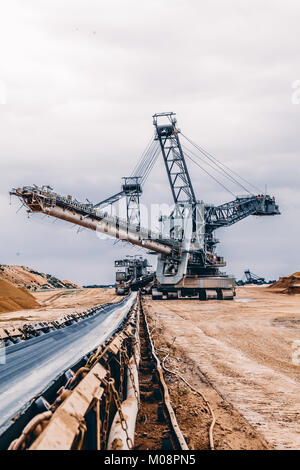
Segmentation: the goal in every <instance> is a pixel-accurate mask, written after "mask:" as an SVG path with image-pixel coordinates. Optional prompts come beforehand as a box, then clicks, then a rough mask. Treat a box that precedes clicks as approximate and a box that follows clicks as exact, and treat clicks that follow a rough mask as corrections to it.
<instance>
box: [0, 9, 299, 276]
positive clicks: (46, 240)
mask: <svg viewBox="0 0 300 470" xmlns="http://www.w3.org/2000/svg"><path fill="white" fill-rule="evenodd" d="M299 10H300V5H299V2H297V1H296V0H295V1H292V0H288V1H283V0H276V1H274V0H272V1H270V0H264V1H263V2H261V1H258V0H253V1H250V0H249V1H248V0H247V1H246V0H244V1H243V2H241V1H240V0H228V1H227V2H223V1H222V0H219V1H217V0H210V1H208V0H207V1H202V2H199V1H196V0H190V1H189V2H186V1H183V0H176V1H174V0H173V1H171V0H165V1H163V2H162V1H160V0H155V1H152V2H146V1H137V0H127V1H126V2H124V1H123V0H118V1H116V0H110V1H109V2H108V1H101V2H99V1H98V0H97V1H96V0H85V1H83V0H72V1H71V0H66V1H64V2H59V1H58V0H52V1H50V0H45V1H44V2H36V1H34V0H31V1H27V2H22V1H21V0H12V1H11V2H9V3H7V4H6V6H5V7H2V13H3V14H2V15H1V19H0V40H1V43H2V44H4V45H5V47H4V48H3V54H2V60H1V64H0V79H2V80H4V81H5V83H6V85H7V89H8V101H7V104H6V105H0V125H1V132H0V149H1V173H0V185H1V186H0V187H1V197H0V206H1V215H2V220H5V224H3V226H2V230H1V247H2V253H1V261H2V262H6V263H17V262H18V263H21V264H28V265H34V267H36V268H37V269H41V270H46V271H52V272H53V273H54V274H56V275H58V276H61V277H66V278H72V279H74V280H76V281H79V282H83V283H87V282H105V281H106V280H110V281H111V280H112V279H113V268H112V263H113V260H114V259H115V258H116V257H119V256H122V255H123V254H126V253H133V252H134V250H135V249H134V248H131V247H126V246H124V247H123V246H120V244H117V245H114V244H113V242H109V243H108V242H100V241H99V240H98V239H97V238H96V237H95V235H94V234H93V233H89V232H87V231H86V232H81V233H79V234H77V233H76V230H74V229H72V228H71V227H70V226H68V225H67V224H64V223H55V224H52V223H51V221H49V220H47V219H45V220H41V218H39V217H36V219H35V220H27V218H26V214H25V213H23V212H22V211H21V212H19V213H18V214H15V211H16V209H17V207H18V204H17V202H14V203H13V206H9V205H8V203H9V198H8V195H7V194H8V191H9V189H10V188H11V187H12V186H19V185H23V184H31V183H36V184H44V183H46V184H47V183H49V184H51V185H52V186H53V187H54V188H55V189H56V190H57V191H58V192H62V193H70V194H73V195H74V196H76V197H78V199H83V200H84V199H85V197H88V198H89V199H90V200H93V201H95V202H96V201H98V200H101V199H102V198H105V197H106V196H108V195H110V194H112V193H114V192H116V191H118V190H119V187H120V184H121V177H122V176H126V175H128V174H129V173H130V172H131V170H132V169H133V167H134V165H135V163H136V161H137V159H138V157H139V155H140V154H141V152H142V151H143V149H144V147H145V145H146V143H147V141H148V140H149V138H150V136H151V134H152V132H153V129H152V119H151V116H152V114H153V113H154V112H158V111H164V110H173V111H175V112H177V114H178V121H179V127H181V129H182V131H183V132H184V133H185V134H186V135H188V136H189V137H191V138H192V140H194V141H196V142H197V143H199V144H201V145H203V146H204V147H205V148H207V149H208V150H210V151H211V152H212V153H213V154H215V155H216V156H217V157H218V158H219V159H220V160H222V161H224V163H226V164H229V165H230V166H231V167H232V169H234V170H235V171H238V172H239V173H240V174H241V175H242V176H245V177H246V178H247V179H248V180H250V181H251V182H253V183H254V184H256V185H257V186H258V187H261V188H262V190H264V186H265V184H268V188H269V190H270V192H272V193H274V194H275V195H276V197H277V198H278V200H279V203H280V205H281V209H282V215H281V216H280V217H276V218H275V217H274V218H273V219H258V220H256V219H255V218H249V219H247V220H245V221H243V222H241V223H239V224H237V225H236V226H234V227H231V228H228V229H227V230H223V231H220V233H219V234H218V236H219V238H220V239H221V242H222V244H221V246H220V252H222V253H224V255H225V256H226V258H227V260H228V264H229V266H228V271H230V272H234V273H235V274H237V275H240V274H241V272H242V270H243V268H247V267H248V266H249V267H250V268H252V269H253V271H254V272H255V271H259V274H266V275H267V276H270V277H274V276H278V275H279V274H285V273H286V272H292V271H295V270H299V266H300V259H299V250H295V248H294V245H295V239H296V238H297V237H298V236H299V227H300V224H299V222H298V221H299V220H300V219H299V215H300V214H299V189H298V188H299V177H300V174H299V162H298V159H299V144H300V135H299V130H298V129H299V118H300V105H299V106H296V105H292V104H291V94H292V82H293V81H294V80H296V79H299V78H300V64H299V60H298V57H299V51H298V45H299V42H300V41H299V39H300V38H299V35H300V34H299V25H298V18H299ZM188 165H189V168H190V171H191V174H192V178H193V182H194V186H195V191H196V193H197V196H198V197H199V198H200V199H204V200H205V201H207V202H213V203H221V202H223V201H226V200H229V199H230V198H231V196H230V195H229V194H228V193H226V192H224V191H223V190H222V189H221V188H219V187H218V186H217V185H216V184H215V183H214V182H213V181H210V180H209V179H208V178H207V177H206V176H205V175H203V174H202V173H201V170H200V169H199V168H197V167H195V166H194V164H193V163H191V162H188ZM238 192H240V190H238ZM143 200H144V201H145V202H146V203H147V204H150V203H151V202H155V203H157V202H160V201H162V202H171V198H170V191H169V188H168V182H167V178H166V175H165V174H164V170H163V165H162V161H161V158H160V159H159V161H158V162H157V163H156V166H155V168H154V170H153V174H152V175H151V176H150V179H149V184H148V186H147V185H146V187H145V192H144V195H143ZM16 253H19V255H17V254H16Z"/></svg>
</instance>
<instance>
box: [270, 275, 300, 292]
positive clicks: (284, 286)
mask: <svg viewBox="0 0 300 470" xmlns="http://www.w3.org/2000/svg"><path fill="white" fill-rule="evenodd" d="M269 288H270V289H281V291H280V292H281V293H282V294H300V272H299V271H297V272H295V273H294V274H291V275H290V276H286V277H280V278H279V280H278V281H277V282H275V283H274V284H272V285H271V286H269Z"/></svg>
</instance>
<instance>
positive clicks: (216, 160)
mask: <svg viewBox="0 0 300 470" xmlns="http://www.w3.org/2000/svg"><path fill="white" fill-rule="evenodd" d="M181 135H182V136H183V137H184V138H185V139H186V140H187V141H188V142H189V143H190V144H191V145H193V146H194V147H195V148H196V149H197V150H199V152H201V153H202V154H203V155H204V156H205V157H206V158H208V159H210V160H212V161H213V162H214V163H215V162H217V163H218V164H219V165H221V166H223V167H224V168H226V169H227V170H229V171H230V172H231V173H233V174H235V175H236V176H237V177H238V178H240V179H241V180H242V181H244V182H245V183H247V184H248V185H249V186H251V187H252V188H253V189H255V190H257V191H259V192H262V191H261V189H259V188H258V187H257V186H255V185H254V184H252V183H250V181H248V180H246V179H245V178H243V177H242V176H241V175H239V174H238V173H237V172H236V171H234V170H232V169H231V168H229V167H228V166H227V165H225V164H224V163H222V162H221V161H220V160H218V159H217V158H216V157H214V156H213V155H212V154H211V153H209V152H208V151H207V150H205V149H204V148H203V147H200V145H197V144H196V143H195V142H193V141H192V140H191V139H189V138H188V137H187V136H186V135H184V134H182V133H181ZM217 163H215V165H217ZM223 171H224V172H225V170H223ZM238 184H240V185H241V183H238ZM241 186H242V185H241ZM244 189H245V188H244ZM246 191H247V192H250V191H248V190H247V189H246ZM251 194H252V193H251Z"/></svg>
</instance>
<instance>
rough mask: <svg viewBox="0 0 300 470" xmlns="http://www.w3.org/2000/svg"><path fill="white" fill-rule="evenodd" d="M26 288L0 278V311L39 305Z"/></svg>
mask: <svg viewBox="0 0 300 470" xmlns="http://www.w3.org/2000/svg"><path fill="white" fill-rule="evenodd" d="M39 306H40V305H39V303H38V302H37V301H36V300H35V298H34V297H33V295H31V294H30V293H29V292H28V291H27V290H26V289H24V288H22V287H16V286H14V285H13V284H12V283H11V282H9V281H5V280H4V279H0V313H4V312H13V311H15V310H24V309H32V308H37V307H39Z"/></svg>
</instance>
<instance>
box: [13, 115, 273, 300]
mask: <svg viewBox="0 0 300 470" xmlns="http://www.w3.org/2000/svg"><path fill="white" fill-rule="evenodd" d="M153 125H154V130H155V132H154V137H153V139H152V140H151V141H150V144H148V147H147V148H146V150H145V152H144V153H143V155H142V156H141V159H140V160H139V162H138V164H137V166H136V167H135V169H134V171H133V173H132V175H131V176H130V177H126V178H125V179H124V183H123V185H122V189H121V191H120V192H119V193H117V194H115V195H113V196H111V197H110V198H107V199H105V200H104V201H102V202H100V203H98V204H95V205H92V204H90V203H88V204H85V203H79V202H78V201H77V200H74V199H72V198H71V199H70V198H69V197H64V196H61V195H59V194H57V193H55V192H54V191H53V190H52V189H51V188H49V187H45V186H43V187H37V186H24V187H22V188H17V189H13V190H12V191H11V194H12V195H16V196H18V197H19V198H20V199H21V200H22V203H24V204H25V205H26V206H27V208H28V211H29V212H31V213H36V212H42V213H44V214H47V215H49V216H52V217H56V218H59V219H62V220H66V221H68V222H72V223H73V224H76V225H79V226H82V227H86V228H89V229H91V230H95V231H98V232H101V233H105V234H107V235H109V236H111V237H113V238H117V239H121V240H123V241H125V242H128V243H130V244H133V245H137V246H140V247H143V248H145V249H147V250H149V251H150V252H151V253H156V254H157V255H158V259H157V269H156V279H155V284H154V286H153V288H152V297H153V299H162V298H170V299H171V298H179V297H180V298H181V297H195V298H198V299H200V300H208V299H219V300H226V299H233V297H234V295H235V279H234V277H232V276H227V275H226V274H224V273H222V272H220V268H222V267H224V266H225V265H226V263H225V261H224V259H223V257H221V256H219V255H218V254H216V245H217V243H218V240H217V239H216V238H215V237H214V232H215V231H216V230H217V229H218V228H223V227H229V226H231V225H233V224H235V223H236V222H238V221H240V220H242V219H244V218H246V217H248V216H250V215H255V216H271V215H277V214H280V212H279V208H278V205H277V204H276V202H275V198H274V196H273V197H272V196H270V195H268V194H263V193H262V192H260V193H259V194H253V192H252V191H249V189H247V188H246V186H245V185H246V180H245V179H243V178H241V177H239V175H237V173H236V172H232V171H231V172H230V169H229V168H228V167H227V166H225V165H224V164H221V162H220V161H219V160H217V159H216V158H215V157H213V156H212V155H211V154H210V153H208V152H207V151H204V149H202V147H199V146H198V145H196V144H194V143H193V142H192V141H191V140H190V139H188V138H187V137H186V136H185V135H184V134H183V133H182V132H181V131H180V129H179V128H178V126H177V120H176V115H175V113H173V112H168V113H157V114H154V116H153ZM181 136H182V137H183V138H184V139H185V140H186V141H187V142H188V143H190V144H191V145H193V149H196V151H198V152H199V155H197V157H199V158H200V160H201V162H202V161H204V159H205V162H206V163H208V164H209V167H212V168H214V169H216V168H217V171H218V172H219V173H220V174H222V175H223V176H225V177H226V178H228V179H229V180H230V181H231V182H237V183H238V184H239V185H240V186H241V187H243V188H246V190H247V194H246V195H243V196H236V195H235V194H233V193H232V192H231V191H230V192H231V193H232V194H233V195H234V196H235V198H234V200H232V201H230V202H226V203H224V204H221V205H213V204H206V203H204V202H203V201H201V200H198V199H197V197H196V194H195V191H194V188H193V185H192V181H191V178H190V173H189V170H188V167H187V163H186V158H185V157H188V158H189V159H190V160H192V161H194V163H196V164H197V165H198V166H200V168H202V169H203V171H204V172H205V173H208V174H209V171H208V170H207V167H206V168H204V167H203V166H201V165H200V164H199V160H197V161H196V160H195V159H194V158H195V157H196V154H195V153H194V152H192V151H191V150H190V149H188V148H187V147H186V146H184V148H183V145H182V144H181V140H180V137H181ZM159 154H161V155H162V159H163V162H164V166H165V169H166V172H167V176H168V181H169V185H170V189H171V193H172V197H173V201H174V205H173V209H172V211H171V213H170V214H168V215H165V216H161V219H160V224H161V225H160V230H159V231H157V232H156V231H153V230H152V229H149V228H143V227H142V226H141V222H140V212H139V201H140V197H141V194H142V186H143V184H144V182H145V181H146V178H147V177H148V175H149V173H150V171H151V169H152V167H153V165H154V163H155V161H156V160H157V157H158V155H159ZM212 177H213V179H214V180H215V181H218V180H217V179H216V178H215V177H214V176H212ZM238 177H239V179H238ZM220 184H221V185H222V186H223V187H225V186H224V184H223V183H220ZM124 197H125V198H126V208H127V210H126V218H125V219H124V218H121V217H118V216H115V215H109V214H108V212H107V210H106V209H107V206H109V205H111V204H113V203H115V202H117V201H119V200H120V199H121V198H124Z"/></svg>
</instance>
